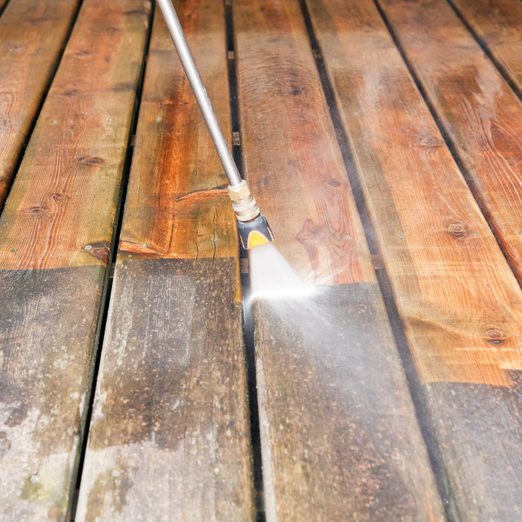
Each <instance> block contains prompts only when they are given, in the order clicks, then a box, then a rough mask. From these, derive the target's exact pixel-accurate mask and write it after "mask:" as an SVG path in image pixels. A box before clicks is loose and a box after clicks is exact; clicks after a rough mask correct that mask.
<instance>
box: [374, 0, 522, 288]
mask: <svg viewBox="0 0 522 522" xmlns="http://www.w3.org/2000/svg"><path fill="white" fill-rule="evenodd" d="M381 4H382V8H383V10H384V12H385V14H386V16H387V17H388V19H389V21H390V23H391V24H392V26H393V28H394V30H395V32H396V33H397V36H398V38H399V40H400V42H401V44H402V46H403V48H404V51H405V53H406V55H407V57H408V59H409V60H410V62H411V64H412V65H413V67H414V69H415V71H416V74H417V75H418V77H419V79H420V81H421V83H422V85H423V86H424V89H425V90H426V92H427V95H428V97H429V99H430V101H431V103H432V104H433V107H434V108H435V110H436V112H437V114H438V116H439V118H440V120H441V122H442V124H443V125H444V127H445V129H446V131H447V133H448V134H449V136H450V137H451V139H452V141H453V143H454V144H455V147H456V149H457V152H458V155H459V157H460V158H461V160H462V162H463V164H464V167H465V168H466V171H467V172H468V173H469V177H470V179H471V182H472V185H473V187H474V191H475V192H476V194H477V197H478V198H480V201H481V202H482V207H483V208H484V211H485V213H486V216H487V218H488V221H489V222H490V223H491V225H492V227H493V229H494V231H495V234H496V236H497V238H498V240H499V242H500V244H501V245H502V248H503V249H504V251H505V252H506V254H507V256H508V258H509V262H510V265H511V266H512V267H513V269H514V270H515V273H516V275H517V277H518V279H519V281H520V282H522V176H521V172H522V104H521V103H520V100H519V99H518V98H517V96H516V94H515V93H514V92H513V91H512V90H511V88H510V87H509V86H508V85H507V83H506V82H505V81H504V80H503V78H502V77H501V76H500V74H499V73H498V71H497V70H496V68H495V67H494V65H493V64H492V63H491V62H490V61H489V60H488V59H487V57H486V56H485V55H484V53H483V52H482V50H481V49H480V47H479V46H478V45H477V44H476V43H475V41H474V39H473V37H472V36H471V34H469V32H468V31H467V29H466V28H465V27H464V26H463V25H462V23H461V22H460V20H459V19H458V17H457V16H456V15H455V13H454V12H453V10H452V9H451V7H450V6H449V5H448V4H447V2H446V1H445V0H430V1H428V2H419V3H416V4H415V5H412V4H411V2H404V1H390V0H384V1H381ZM520 10H521V11H522V8H521V9H520ZM426 33H428V34H429V37H426ZM521 59H522V58H521Z"/></svg>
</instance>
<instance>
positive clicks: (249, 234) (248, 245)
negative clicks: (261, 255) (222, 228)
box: [237, 214, 274, 251]
mask: <svg viewBox="0 0 522 522" xmlns="http://www.w3.org/2000/svg"><path fill="white" fill-rule="evenodd" d="M237 228H238V231H239V240H240V242H241V248H242V249H243V250H244V251H247V250H250V249H252V248H255V247H256V246H261V245H266V244H267V243H270V242H271V241H273V240H274V234H273V233H272V230H271V229H270V225H269V224H268V221H267V220H266V218H265V216H263V214H259V216H257V217H256V218H254V219H251V220H250V221H239V220H238V222H237Z"/></svg>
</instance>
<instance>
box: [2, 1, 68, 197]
mask: <svg viewBox="0 0 522 522" xmlns="http://www.w3.org/2000/svg"><path fill="white" fill-rule="evenodd" d="M1 4H2V2H0V11H1V10H2V5H1ZM77 9H78V0H74V1H70V0H43V1H42V2H36V3H35V2H34V1H33V0H12V2H11V3H10V5H9V8H8V9H6V11H5V13H3V15H2V18H1V19H0V207H1V206H2V204H3V203H4V200H5V198H6V196H7V191H8V188H9V186H10V183H11V178H12V176H13V175H14V169H15V168H16V165H17V161H18V157H19V155H20V153H21V151H22V149H23V146H24V143H25V142H26V140H27V138H28V133H29V131H30V129H31V125H32V122H33V121H34V118H35V115H36V112H37V110H38V108H39V106H40V103H41V100H42V98H43V97H44V96H45V94H46V89H47V86H48V84H49V81H50V80H51V78H52V75H53V70H54V66H55V64H56V61H57V60H58V58H59V56H60V52H61V49H62V46H63V44H64V41H65V38H66V36H67V34H68V31H69V26H70V24H71V23H72V20H73V17H74V15H75V14H76V11H77Z"/></svg>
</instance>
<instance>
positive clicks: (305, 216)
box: [234, 0, 443, 521]
mask: <svg viewBox="0 0 522 522" xmlns="http://www.w3.org/2000/svg"><path fill="white" fill-rule="evenodd" d="M234 23H235V27H236V30H237V35H236V39H237V59H238V73H239V97H240V99H239V101H240V116H241V130H242V144H243V150H244V159H245V168H246V173H247V176H248V178H249V180H250V182H251V184H252V187H253V190H254V193H255V195H256V198H257V199H258V200H259V202H260V204H261V208H262V209H263V212H265V213H266V215H267V217H268V219H269V221H270V223H271V225H272V226H273V228H274V232H275V235H276V238H277V245H278V247H279V248H280V250H281V252H282V253H283V254H284V255H285V256H286V257H287V259H289V260H290V262H291V263H292V265H293V266H294V267H296V269H297V270H298V271H299V273H300V274H301V275H303V276H310V275H313V276H314V277H315V279H316V281H317V282H318V283H329V285H328V286H327V285H325V284H323V285H322V286H321V287H320V288H321V292H319V293H318V295H317V296H314V297H311V298H310V299H305V300H302V301H301V300H300V301H297V300H296V301H291V300H289V301H288V302H287V301H283V302H282V303H278V302H270V301H266V302H264V301H262V302H259V303H258V305H257V306H256V308H255V310H254V321H255V332H254V333H255V339H256V352H257V383H258V397H259V404H260V430H261V445H262V460H263V478H264V488H265V507H266V515H267V519H268V520H270V521H273V520H276V519H277V520H309V519H310V518H313V519H314V520H325V521H330V520H344V519H346V518H349V519H354V520H396V519H418V520H441V519H442V517H443V515H442V508H441V503H440V499H439V496H438V492H437V489H436V486H435V484H434V480H433V476H432V473H431V469H430V466H429V463H428V458H427V454H426V450H425V447H424V444H423V440H422V438H421V435H420V431H419V427H418V425H417V421H416V418H415V413H414V409H413V406H412V402H411V398H410V395H409V393H408V389H407V386H406V382H405V377H404V374H403V370H402V367H401V364H400V361H399V357H398V353H397V351H396V347H395V345H394V342H393V338H392V335H391V332H390V326H389V324H388V320H387V316H386V312H385V309H384V306H383V302H382V298H381V296H380V293H379V289H378V286H377V283H376V279H375V273H374V271H373V268H372V265H371V262H370V257H369V253H368V248H367V245H366V242H365V238H364V233H363V230H362V226H361V223H360V220H359V217H358V214H357V211H356V208H355V204H354V201H353V197H352V194H351V191H350V187H349V184H348V182H347V178H346V172H345V170H344V167H343V162H342V158H341V154H340V151H339V148H338V145H337V141H336V137H335V133H334V129H333V128H332V124H331V121H330V117H329V114H328V108H327V105H326V101H325V99H324V97H323V94H322V90H321V84H320V80H319V77H318V74H317V70H316V67H315V63H314V59H313V56H312V53H311V48H310V44H309V41H308V37H307V33H306V29H305V26H304V23H303V20H302V16H301V12H300V8H299V2H298V1H288V0H267V1H265V2H263V3H258V2H250V1H248V0H238V1H235V2H234Z"/></svg>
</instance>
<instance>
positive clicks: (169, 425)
mask: <svg viewBox="0 0 522 522" xmlns="http://www.w3.org/2000/svg"><path fill="white" fill-rule="evenodd" d="M175 5H176V7H177V9H178V13H179V16H180V19H181V21H182V24H183V26H184V28H185V32H186V34H187V36H188V39H189V43H190V45H191V48H192V50H193V52H194V54H195V57H196V60H197V62H198V65H199V68H200V71H201V73H202V75H203V77H204V79H205V81H206V85H207V89H208V91H209V95H210V97H211V98H212V99H213V100H216V102H217V103H216V110H217V113H218V117H219V119H220V121H221V123H222V126H223V128H224V129H225V130H226V132H227V135H230V134H231V132H230V125H231V124H230V107H229V96H228V83H227V63H226V60H227V58H226V56H227V53H226V47H225V17H224V9H223V5H222V4H221V3H220V2H215V1H213V0H185V1H178V2H176V4H175ZM209 48H210V49H212V52H211V53H209V52H208V50H209ZM224 186H226V178H225V176H224V173H223V172H222V168H221V165H220V163H219V160H218V157H217V154H216V152H215V151H214V148H213V146H212V144H211V141H210V137H209V134H208V132H207V129H206V127H205V124H204V122H203V119H202V117H201V115H200V113H199V110H198V108H197V106H196V103H195V100H194V97H193V94H192V91H191V89H190V87H189V85H188V83H187V81H186V79H185V77H184V73H183V70H182V68H181V65H180V63H179V61H178V58H177V56H176V53H175V51H174V47H173V44H172V42H171V40H170V36H169V34H168V32H167V30H166V27H165V25H164V22H163V19H162V17H161V12H160V11H159V9H158V10H156V13H155V23H154V28H153V33H152V37H151V44H150V51H149V60H148V65H147V73H146V78H145V84H144V90H143V96H142V102H141V108H140V119H139V125H138V129H137V135H136V148H135V153H134V159H133V165H132V169H131V173H130V182H129V188H128V198H127V201H126V209H125V217H124V222H123V230H122V233H121V237H120V246H119V252H118V259H117V263H116V269H115V275H114V284H113V292H112V297H111V312H110V318H109V321H108V325H107V330H106V336H105V343H104V346H103V355H102V362H101V368H100V372H99V381H98V387H97V390H96V396H95V405H94V413H93V420H92V423H91V429H90V435H89V445H88V449H87V454H86V460H85V465H84V471H83V475H82V487H81V492H80V499H79V506H78V513H77V515H78V516H77V520H107V521H113V520H122V521H125V520H165V521H167V520H187V521H188V520H209V521H210V520H227V521H238V522H239V521H247V520H253V519H254V506H253V488H252V475H251V473H252V470H251V460H252V455H251V448H250V431H249V412H248V399H247V383H246V357H245V348H244V343H243V331H242V311H241V289H240V287H239V259H238V256H239V247H238V241H237V233H236V224H235V218H234V215H233V212H232V209H231V206H230V203H229V200H228V196H227V195H226V192H225V190H224V189H223V187H224Z"/></svg>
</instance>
